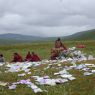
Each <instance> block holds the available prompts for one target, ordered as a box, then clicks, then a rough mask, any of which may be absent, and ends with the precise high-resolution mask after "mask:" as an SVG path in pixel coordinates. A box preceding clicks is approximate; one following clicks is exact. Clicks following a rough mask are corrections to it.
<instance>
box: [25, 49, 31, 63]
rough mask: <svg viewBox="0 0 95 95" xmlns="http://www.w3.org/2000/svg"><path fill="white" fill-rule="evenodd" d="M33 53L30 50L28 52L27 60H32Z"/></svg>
mask: <svg viewBox="0 0 95 95" xmlns="http://www.w3.org/2000/svg"><path fill="white" fill-rule="evenodd" d="M31 57H32V56H31V53H30V51H29V52H28V54H27V55H26V58H25V61H31Z"/></svg>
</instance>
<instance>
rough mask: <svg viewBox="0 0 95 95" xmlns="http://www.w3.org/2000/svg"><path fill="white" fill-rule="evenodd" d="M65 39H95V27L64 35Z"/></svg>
mask: <svg viewBox="0 0 95 95" xmlns="http://www.w3.org/2000/svg"><path fill="white" fill-rule="evenodd" d="M63 40H95V29H92V30H88V31H83V32H78V33H75V34H73V35H70V36H65V37H63Z"/></svg>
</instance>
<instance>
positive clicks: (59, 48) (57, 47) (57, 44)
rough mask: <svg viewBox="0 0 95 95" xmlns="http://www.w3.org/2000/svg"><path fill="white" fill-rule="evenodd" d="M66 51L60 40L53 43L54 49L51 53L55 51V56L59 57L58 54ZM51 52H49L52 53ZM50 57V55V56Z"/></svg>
mask: <svg viewBox="0 0 95 95" xmlns="http://www.w3.org/2000/svg"><path fill="white" fill-rule="evenodd" d="M64 50H67V48H66V47H65V46H64V44H63V43H62V42H61V39H60V38H58V39H57V40H56V41H55V47H54V48H53V49H52V51H56V55H59V53H60V52H62V51H64ZM52 51H51V52H52ZM51 55H52V54H51Z"/></svg>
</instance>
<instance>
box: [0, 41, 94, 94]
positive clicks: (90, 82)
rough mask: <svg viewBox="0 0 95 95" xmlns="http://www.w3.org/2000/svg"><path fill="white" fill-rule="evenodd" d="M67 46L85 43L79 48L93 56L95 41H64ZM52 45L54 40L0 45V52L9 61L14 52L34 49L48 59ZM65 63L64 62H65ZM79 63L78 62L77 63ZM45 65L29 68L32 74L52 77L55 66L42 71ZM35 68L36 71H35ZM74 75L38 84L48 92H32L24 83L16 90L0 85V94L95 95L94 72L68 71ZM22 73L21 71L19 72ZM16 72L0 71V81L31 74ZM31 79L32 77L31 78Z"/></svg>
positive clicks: (11, 80) (24, 53) (22, 52)
mask: <svg viewBox="0 0 95 95" xmlns="http://www.w3.org/2000/svg"><path fill="white" fill-rule="evenodd" d="M64 43H65V45H66V46H67V47H72V46H76V45H78V44H84V45H86V48H85V49H81V50H82V52H84V53H86V54H92V55H94V56H95V41H73V42H72V41H69V42H64ZM53 46H54V42H46V43H45V42H42V43H31V44H20V45H9V46H8V45H7V46H0V53H3V54H4V56H5V58H6V61H10V60H11V58H12V54H13V53H14V52H19V53H20V54H21V55H23V58H24V57H25V55H26V53H27V51H35V52H36V53H37V54H39V55H40V57H41V58H42V59H48V58H49V57H50V50H51V48H52V47H53ZM87 63H95V61H88V62H87ZM65 64H66V63H65ZM79 64H80V63H79ZM44 67H45V65H43V66H39V67H37V68H31V72H32V75H40V76H43V75H49V76H50V77H51V78H53V77H54V75H53V74H54V72H57V70H58V69H56V68H57V66H55V68H50V69H48V70H46V71H44V70H43V69H44ZM4 69H5V68H4V67H2V68H0V71H2V72H3V71H4ZM35 69H36V70H37V71H35ZM43 72H44V73H43ZM69 72H70V73H71V74H73V75H74V76H75V77H76V80H74V81H70V82H67V83H64V84H61V85H56V86H40V85H38V87H40V88H41V89H44V90H47V91H48V92H44V93H38V94H34V93H33V91H32V90H31V89H30V88H28V87H27V86H26V85H18V86H17V88H16V90H9V89H8V87H2V86H0V95H95V74H94V75H91V76H86V77H84V76H83V72H82V71H78V70H71V71H69ZM20 73H23V72H20ZM17 74H18V73H4V72H3V73H0V81H3V82H9V83H11V82H16V81H17V80H21V79H31V75H27V76H25V77H18V76H17ZM31 81H33V79H31Z"/></svg>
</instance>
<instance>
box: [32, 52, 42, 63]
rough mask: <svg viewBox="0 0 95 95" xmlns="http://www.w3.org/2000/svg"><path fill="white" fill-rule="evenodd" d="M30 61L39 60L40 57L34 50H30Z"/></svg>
mask: <svg viewBox="0 0 95 95" xmlns="http://www.w3.org/2000/svg"><path fill="white" fill-rule="evenodd" d="M31 61H32V62H37V61H41V59H40V58H39V56H38V55H37V54H35V53H34V52H32V55H31Z"/></svg>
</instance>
